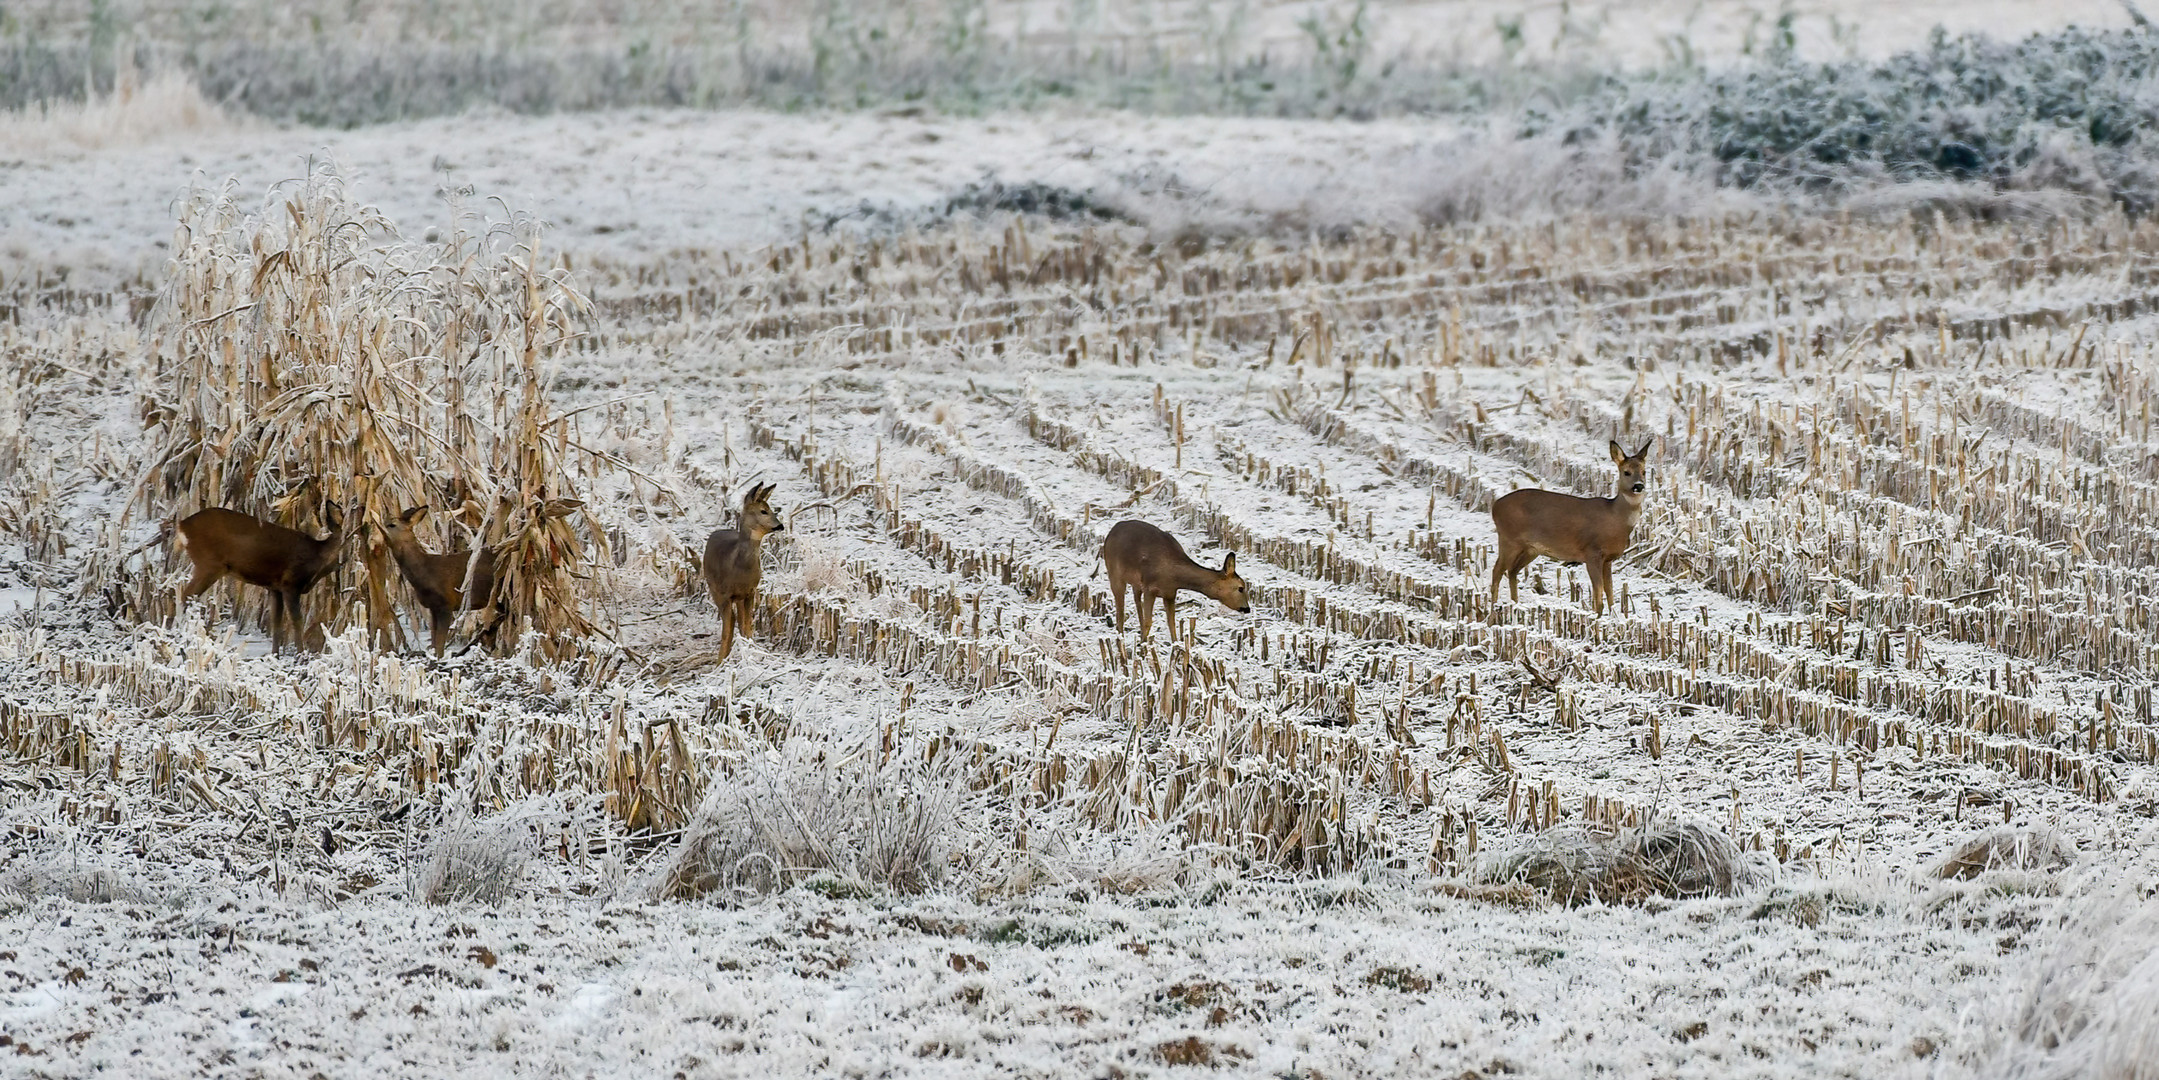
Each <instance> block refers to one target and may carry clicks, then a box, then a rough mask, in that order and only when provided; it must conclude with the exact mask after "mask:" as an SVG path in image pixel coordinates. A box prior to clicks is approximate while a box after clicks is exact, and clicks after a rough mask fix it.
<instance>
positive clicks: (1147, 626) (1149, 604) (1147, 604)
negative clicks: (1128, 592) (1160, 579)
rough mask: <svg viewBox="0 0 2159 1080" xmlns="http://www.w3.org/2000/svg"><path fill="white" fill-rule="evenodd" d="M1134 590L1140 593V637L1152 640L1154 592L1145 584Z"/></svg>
mask: <svg viewBox="0 0 2159 1080" xmlns="http://www.w3.org/2000/svg"><path fill="white" fill-rule="evenodd" d="M1133 591H1134V592H1136V593H1138V594H1139V639H1140V640H1141V641H1149V640H1152V638H1151V635H1150V633H1149V631H1151V630H1152V629H1153V628H1154V594H1153V593H1150V592H1148V591H1147V590H1146V588H1145V587H1144V586H1143V587H1141V588H1138V589H1134V590H1133Z"/></svg>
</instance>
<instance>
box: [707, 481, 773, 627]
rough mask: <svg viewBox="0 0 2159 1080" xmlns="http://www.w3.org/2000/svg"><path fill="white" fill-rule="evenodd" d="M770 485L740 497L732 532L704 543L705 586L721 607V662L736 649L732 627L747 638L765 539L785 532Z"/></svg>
mask: <svg viewBox="0 0 2159 1080" xmlns="http://www.w3.org/2000/svg"><path fill="white" fill-rule="evenodd" d="M771 498H772V485H771V484H761V485H759V486H757V487H753V488H751V489H750V493H749V494H747V495H744V496H743V497H742V518H741V520H740V521H738V522H736V524H735V527H734V528H732V529H716V530H714V531H713V533H712V536H711V538H710V539H708V540H706V541H705V584H706V585H709V586H711V587H712V602H713V603H715V604H718V605H719V606H720V659H722V660H725V659H727V654H728V652H729V651H730V650H732V649H733V648H734V647H735V628H736V627H737V626H740V627H741V629H742V636H743V637H748V636H750V613H751V612H752V611H754V610H755V609H756V605H757V583H758V582H759V581H762V580H763V579H764V576H765V571H764V566H763V564H762V563H761V562H760V561H759V556H760V554H761V552H760V550H759V549H760V548H761V547H762V546H763V545H764V542H765V537H767V536H769V535H771V534H773V533H776V532H782V531H784V530H785V529H786V528H787V526H785V525H782V524H780V517H779V514H777V513H776V512H774V511H773V509H772V504H771V502H770V501H769V500H770V499H771Z"/></svg>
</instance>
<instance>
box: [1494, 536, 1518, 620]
mask: <svg viewBox="0 0 2159 1080" xmlns="http://www.w3.org/2000/svg"><path fill="white" fill-rule="evenodd" d="M1514 555H1515V551H1514V549H1513V548H1512V547H1510V546H1508V545H1507V544H1506V542H1504V541H1502V542H1501V543H1500V545H1499V553H1498V554H1497V555H1494V556H1493V557H1492V596H1491V600H1492V602H1493V603H1495V604H1496V603H1499V582H1500V579H1501V578H1504V577H1506V576H1507V575H1508V574H1509V573H1511V572H1512V571H1513V570H1514Z"/></svg>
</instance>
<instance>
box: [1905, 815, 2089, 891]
mask: <svg viewBox="0 0 2159 1080" xmlns="http://www.w3.org/2000/svg"><path fill="white" fill-rule="evenodd" d="M2075 854H2076V849H2075V847H2073V846H2072V845H2070V844H2069V843H2068V842H2067V841H2065V840H2063V839H2062V837H2061V835H2060V834H2058V833H2056V832H2055V831H2054V830H2052V829H2048V828H2022V827H2003V828H1996V829H1989V830H1987V831H1985V832H1983V833H1980V834H1979V835H1977V836H1973V837H1970V838H1968V839H1966V840H1965V841H1964V842H1963V843H1960V844H1958V845H1957V846H1956V847H1955V848H1954V849H1952V850H1951V851H1950V852H1949V854H1948V855H1946V856H1944V857H1943V858H1942V859H1941V861H1939V862H1937V863H1935V864H1934V865H1933V866H1932V867H1931V868H1929V870H1928V871H1927V872H1928V874H1929V875H1930V876H1932V877H1937V878H1942V879H1945V880H1957V881H1969V880H1971V879H1972V878H1975V877H1978V876H1979V875H1981V874H1983V873H1986V872H1987V871H1989V870H2059V869H2061V868H2062V867H2065V866H2068V865H2069V860H2070V859H2071V857H2073V856H2074V855H2075Z"/></svg>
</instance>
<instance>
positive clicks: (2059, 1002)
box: [1972, 885, 2159, 1080]
mask: <svg viewBox="0 0 2159 1080" xmlns="http://www.w3.org/2000/svg"><path fill="white" fill-rule="evenodd" d="M2143 892H2144V890H2140V889H2136V888H2133V887H2130V888H2124V887H2121V886H2120V885H2117V886H2116V887H2115V888H2114V889H2113V890H2111V891H2109V890H2106V889H2096V890H2092V892H2091V893H2090V894H2088V895H2087V897H2086V898H2084V899H2077V900H2065V901H2064V902H2063V906H2062V908H2061V912H2060V915H2059V917H2058V918H2057V919H2056V920H2055V921H2054V923H2053V925H2052V926H2051V927H2049V928H2048V929H2049V931H2050V932H2049V935H2048V938H2049V941H2048V943H2047V944H2045V945H2042V946H2041V947H2039V948H2037V949H2034V950H2031V951H2030V952H2029V953H2026V954H2025V955H2024V956H2023V957H2021V958H2020V959H2019V960H2018V961H2017V962H2015V963H2013V964H2012V965H2011V966H2010V968H2009V970H2008V971H2007V972H2006V974H2007V976H2008V977H2007V978H2006V979H2005V981H2004V985H2003V987H2002V993H2001V995H2000V996H1999V997H1998V998H1997V999H1996V1000H1995V1001H1994V1002H1993V1003H1992V1006H1991V1007H1990V1008H1984V1009H1981V1010H1978V1012H1977V1014H1976V1015H1975V1016H1974V1023H1975V1026H1976V1030H1975V1032H1974V1036H1975V1037H1974V1038H1973V1040H1972V1044H1973V1048H1974V1051H1975V1052H1974V1053H1973V1054H1972V1057H1973V1058H1974V1061H1973V1064H1974V1066H1975V1068H1974V1070H1973V1072H1974V1074H1975V1075H1977V1076H1979V1077H1983V1078H1986V1080H2069V1078H2071V1077H2076V1078H2080V1080H2083V1078H2089V1080H2155V1078H2159V908H2155V907H2154V905H2153V904H2152V901H2151V899H2150V897H2149V896H2148V895H2142V894H2141V893H2143Z"/></svg>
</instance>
